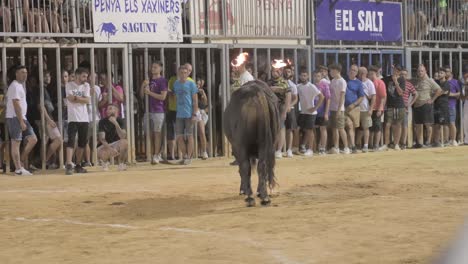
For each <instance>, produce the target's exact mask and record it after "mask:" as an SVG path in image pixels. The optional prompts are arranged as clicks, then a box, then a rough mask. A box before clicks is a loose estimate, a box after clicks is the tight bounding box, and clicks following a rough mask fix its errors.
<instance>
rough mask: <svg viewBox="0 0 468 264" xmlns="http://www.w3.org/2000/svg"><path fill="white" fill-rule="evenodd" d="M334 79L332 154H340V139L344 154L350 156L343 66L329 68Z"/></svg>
mask: <svg viewBox="0 0 468 264" xmlns="http://www.w3.org/2000/svg"><path fill="white" fill-rule="evenodd" d="M329 69H330V75H331V77H332V78H333V79H332V81H331V84H330V127H331V129H332V135H333V147H332V148H331V149H330V152H329V153H330V154H339V153H340V148H339V146H340V138H341V141H342V142H343V147H344V149H343V153H344V154H350V153H351V152H350V150H349V148H348V136H347V134H346V130H345V120H346V119H345V115H344V110H345V108H344V102H345V94H346V87H347V84H346V81H345V79H343V77H341V65H340V64H332V65H330V67H329Z"/></svg>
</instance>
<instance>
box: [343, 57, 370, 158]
mask: <svg viewBox="0 0 468 264" xmlns="http://www.w3.org/2000/svg"><path fill="white" fill-rule="evenodd" d="M358 71H359V68H358V66H357V65H351V68H350V69H349V81H348V86H347V87H346V94H345V108H346V128H347V129H348V138H349V145H350V146H351V151H352V153H357V149H356V145H355V129H356V128H359V124H360V118H361V109H360V107H359V106H360V105H361V102H362V100H363V99H364V96H365V93H364V88H363V86H362V82H361V81H360V80H359V79H357V78H356V76H357V74H358Z"/></svg>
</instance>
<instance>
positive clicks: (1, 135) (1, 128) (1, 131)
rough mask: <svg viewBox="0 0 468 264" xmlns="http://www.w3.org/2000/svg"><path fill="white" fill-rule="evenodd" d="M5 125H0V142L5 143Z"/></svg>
mask: <svg viewBox="0 0 468 264" xmlns="http://www.w3.org/2000/svg"><path fill="white" fill-rule="evenodd" d="M5 132H6V131H5V124H4V123H0V139H1V141H2V142H5V141H6V133H5Z"/></svg>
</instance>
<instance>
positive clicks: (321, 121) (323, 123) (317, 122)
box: [315, 116, 328, 126]
mask: <svg viewBox="0 0 468 264" xmlns="http://www.w3.org/2000/svg"><path fill="white" fill-rule="evenodd" d="M315 125H316V126H328V120H325V117H323V116H317V117H316V118H315Z"/></svg>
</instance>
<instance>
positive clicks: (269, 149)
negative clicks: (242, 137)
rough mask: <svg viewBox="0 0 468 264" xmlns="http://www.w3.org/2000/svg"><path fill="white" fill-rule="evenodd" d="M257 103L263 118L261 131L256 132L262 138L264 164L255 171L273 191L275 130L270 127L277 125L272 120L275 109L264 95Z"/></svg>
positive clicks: (260, 95) (273, 119)
mask: <svg viewBox="0 0 468 264" xmlns="http://www.w3.org/2000/svg"><path fill="white" fill-rule="evenodd" d="M259 101H260V105H261V108H262V112H263V116H264V123H263V129H259V130H258V132H259V136H260V138H263V140H264V145H263V148H264V149H263V151H264V152H265V162H264V163H263V164H258V166H259V167H258V168H257V169H258V172H259V174H261V175H262V177H264V179H263V180H265V181H266V182H267V183H268V187H269V188H270V189H273V188H275V186H276V185H277V183H276V177H275V171H274V167H275V151H274V150H275V141H276V138H275V137H276V131H277V130H276V129H272V127H273V128H275V126H276V124H277V120H276V119H275V118H274V117H275V116H276V115H277V113H276V112H275V109H274V108H273V109H272V107H271V106H270V104H269V103H268V101H267V99H266V97H265V94H264V93H261V94H259ZM272 117H273V118H272ZM260 133H261V135H260Z"/></svg>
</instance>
